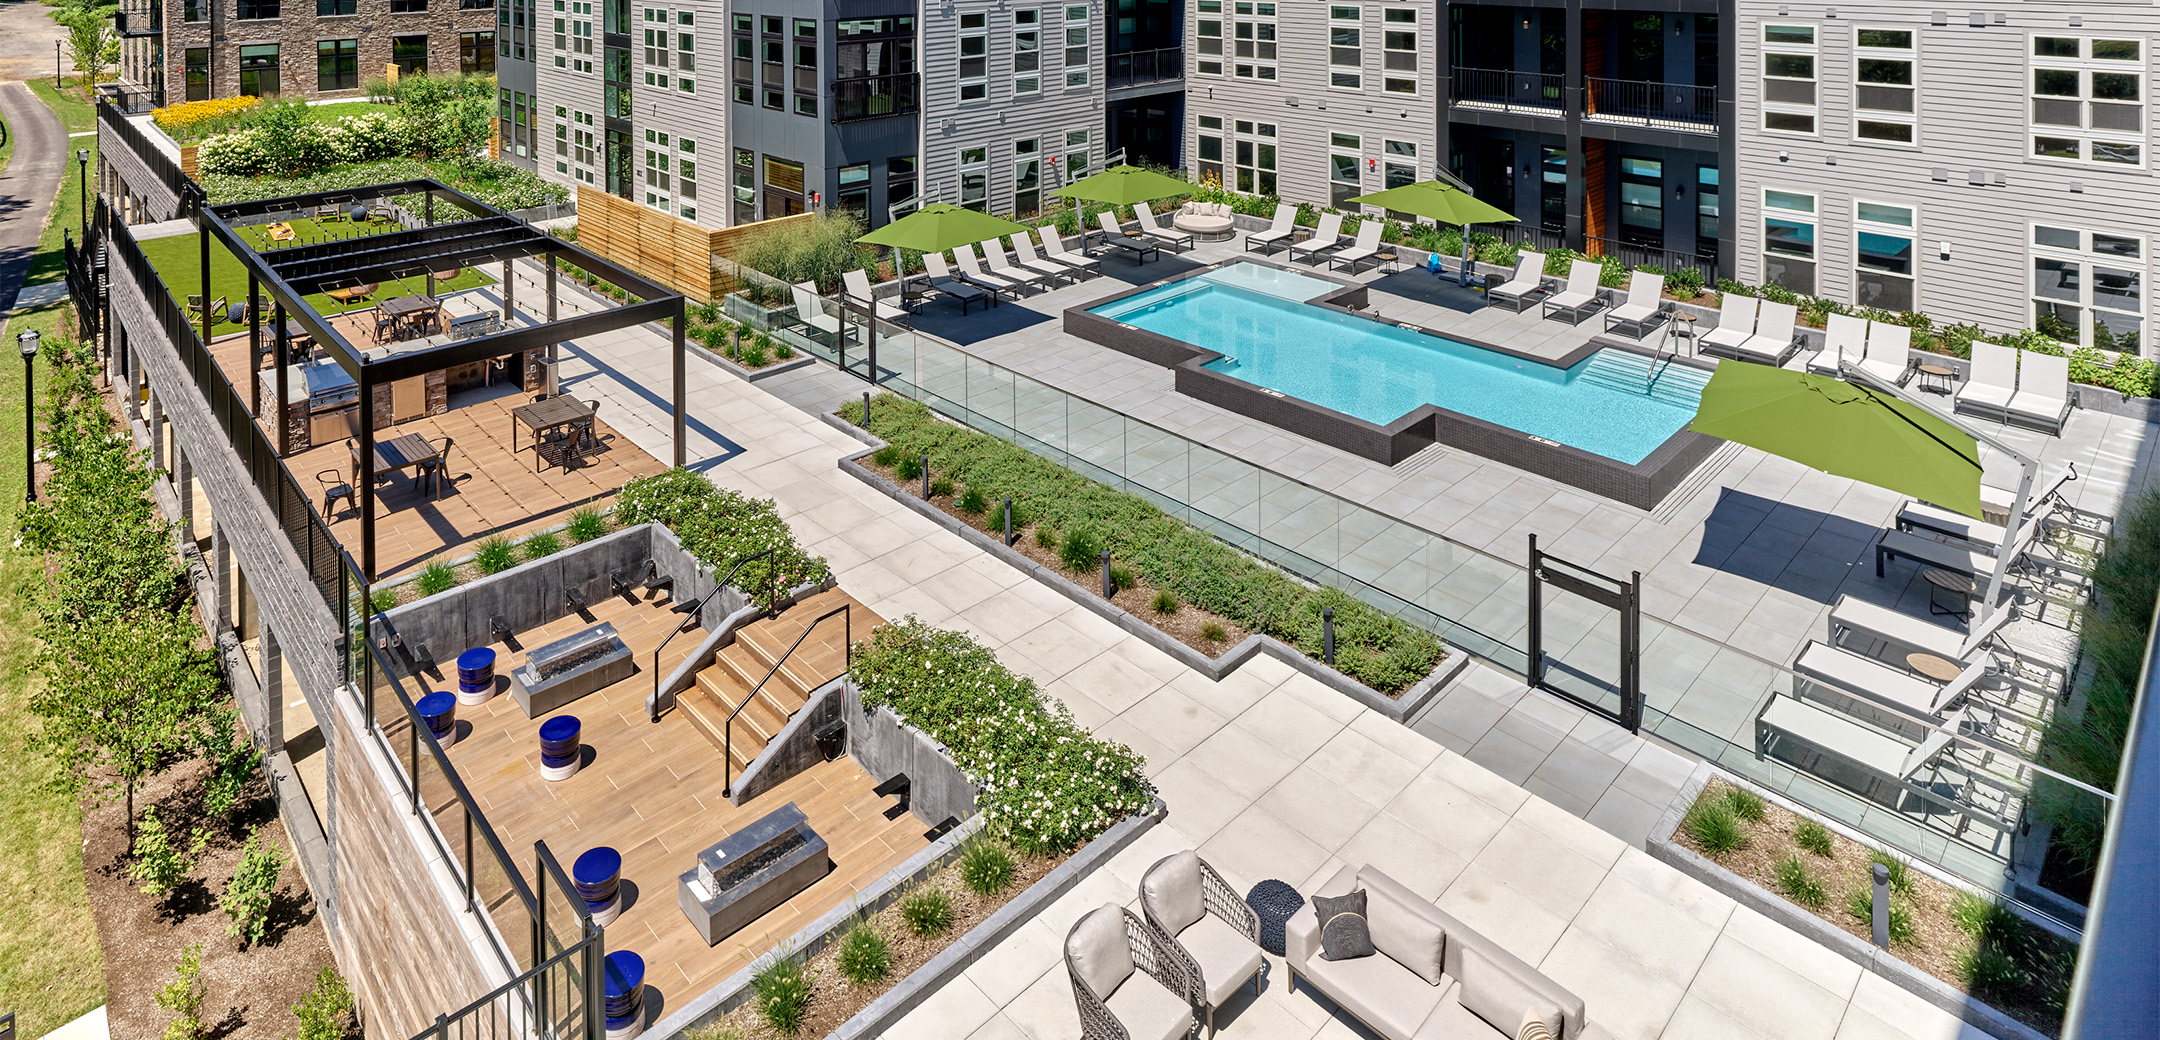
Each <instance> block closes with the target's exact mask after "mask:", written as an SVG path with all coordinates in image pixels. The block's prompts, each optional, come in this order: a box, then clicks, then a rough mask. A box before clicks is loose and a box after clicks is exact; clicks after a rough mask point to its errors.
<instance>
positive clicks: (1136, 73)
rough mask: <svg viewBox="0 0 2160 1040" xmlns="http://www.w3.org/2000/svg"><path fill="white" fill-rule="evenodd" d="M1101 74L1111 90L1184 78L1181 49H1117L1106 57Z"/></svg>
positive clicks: (1182, 52) (1183, 58)
mask: <svg viewBox="0 0 2160 1040" xmlns="http://www.w3.org/2000/svg"><path fill="white" fill-rule="evenodd" d="M1107 64H1108V68H1107V69H1105V70H1104V71H1105V74H1106V75H1107V76H1108V77H1109V79H1108V81H1107V82H1108V84H1109V86H1110V87H1111V88H1112V89H1115V88H1117V87H1130V86H1134V85H1137V84H1141V83H1160V82H1163V81H1165V80H1173V79H1183V78H1185V48H1183V47H1158V48H1156V49H1155V50H1151V51H1120V52H1118V53H1116V54H1112V55H1110V56H1109V58H1108V59H1107Z"/></svg>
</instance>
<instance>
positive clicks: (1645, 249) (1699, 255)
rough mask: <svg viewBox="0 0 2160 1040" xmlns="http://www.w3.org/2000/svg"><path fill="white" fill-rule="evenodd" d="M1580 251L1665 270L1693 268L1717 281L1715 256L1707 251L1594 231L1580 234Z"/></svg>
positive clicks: (1709, 281) (1710, 281)
mask: <svg viewBox="0 0 2160 1040" xmlns="http://www.w3.org/2000/svg"><path fill="white" fill-rule="evenodd" d="M1583 253H1584V255H1586V256H1593V257H1602V256H1614V257H1619V258H1620V262H1621V263H1624V264H1626V265H1628V266H1629V267H1646V266H1647V267H1662V268H1664V269H1665V273H1666V274H1671V273H1673V272H1674V271H1682V270H1687V269H1690V268H1692V269H1694V270H1697V271H1701V272H1702V275H1703V281H1704V284H1707V285H1713V286H1714V285H1716V284H1717V257H1716V256H1714V255H1710V254H1708V253H1703V252H1695V253H1682V252H1678V251H1675V250H1671V249H1660V248H1657V247H1655V246H1644V245H1636V244H1635V243H1633V242H1623V241H1621V240H1619V239H1617V238H1599V237H1597V236H1594V235H1593V236H1585V237H1584V238H1583Z"/></svg>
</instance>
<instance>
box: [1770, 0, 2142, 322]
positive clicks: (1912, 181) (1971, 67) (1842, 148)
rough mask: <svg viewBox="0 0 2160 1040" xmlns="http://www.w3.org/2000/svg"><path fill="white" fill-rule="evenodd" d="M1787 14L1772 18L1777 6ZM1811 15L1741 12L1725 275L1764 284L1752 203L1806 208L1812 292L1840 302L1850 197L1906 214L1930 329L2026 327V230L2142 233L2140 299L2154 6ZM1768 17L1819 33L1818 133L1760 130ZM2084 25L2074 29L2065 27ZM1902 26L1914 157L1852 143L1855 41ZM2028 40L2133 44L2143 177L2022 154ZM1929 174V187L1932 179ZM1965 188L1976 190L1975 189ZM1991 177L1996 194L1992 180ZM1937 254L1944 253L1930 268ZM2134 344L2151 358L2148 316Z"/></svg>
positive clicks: (1847, 263)
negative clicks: (2141, 110)
mask: <svg viewBox="0 0 2160 1040" xmlns="http://www.w3.org/2000/svg"><path fill="white" fill-rule="evenodd" d="M1781 6H1782V7H1783V9H1784V10H1785V11H1786V12H1787V13H1786V15H1785V16H1783V17H1780V16H1779V14H1778V12H1779V10H1780V8H1781ZM1830 10H1832V9H1831V8H1826V7H1824V6H1822V5H1814V4H1807V5H1778V4H1773V3H1766V2H1755V0H1744V2H1742V3H1741V4H1740V8H1739V13H1740V17H1739V18H1738V23H1739V24H1738V25H1737V27H1736V28H1737V39H1738V49H1739V66H1740V68H1739V80H1740V82H1739V93H1738V97H1739V142H1738V148H1739V162H1740V165H1739V176H1737V177H1736V178H1735V179H1734V180H1735V183H1734V186H1733V189H1734V190H1733V191H1732V192H1731V198H1732V204H1733V205H1735V206H1737V209H1738V229H1737V230H1738V234H1737V238H1736V246H1737V252H1738V265H1737V267H1738V277H1739V278H1740V279H1741V280H1742V281H1745V282H1749V283H1756V282H1760V281H1762V279H1763V270H1764V260H1763V252H1762V250H1763V242H1764V231H1763V192H1764V190H1766V189H1778V190H1791V191H1803V192H1811V193H1814V194H1816V195H1817V196H1818V201H1817V211H1818V220H1819V223H1818V226H1817V249H1816V251H1817V263H1818V276H1817V290H1816V291H1817V294H1818V295H1823V296H1827V297H1830V298H1832V299H1836V300H1839V301H1844V302H1851V301H1852V300H1853V291H1854V274H1853V266H1854V256H1855V251H1856V248H1857V241H1856V235H1855V232H1854V230H1853V215H1854V206H1855V203H1856V202H1857V201H1860V200H1866V201H1870V202H1882V203H1890V204H1895V205H1910V206H1914V207H1916V208H1917V210H1918V213H1917V222H1918V228H1917V235H1916V239H1917V241H1916V243H1915V249H1914V253H1915V255H1916V258H1917V262H1916V269H1917V276H1918V286H1917V289H1916V304H1917V309H1919V310H1921V311H1923V312H1925V313H1926V314H1928V315H1929V316H1930V317H1932V318H1934V319H1935V320H1936V321H1937V322H1938V323H1946V322H1953V321H1971V322H1977V323H1979V324H1981V325H1984V326H1987V327H1988V328H1991V329H2001V330H2013V329H2019V328H2024V327H2028V326H2030V325H2032V324H2033V317H2032V315H2031V313H2030V307H2029V304H2028V302H2027V300H2028V296H2027V292H2028V289H2029V284H2028V283H2029V281H2030V275H2029V268H2030V262H2031V261H2030V254H2029V247H2028V245H2027V243H2028V239H2029V235H2030V231H2029V226H2030V224H2031V223H2033V222H2035V221H2040V222H2046V223H2050V224H2056V225H2061V226H2065V227H2073V228H2082V229H2085V230H2097V231H2112V232H2117V233H2124V234H2133V235H2143V236H2148V237H2147V240H2146V243H2145V256H2144V258H2143V260H2142V262H2133V263H2131V264H2129V265H2125V266H2131V267H2135V268H2138V269H2140V270H2142V271H2143V272H2144V274H2145V278H2144V283H2145V286H2146V287H2147V292H2148V294H2149V291H2150V290H2149V286H2150V285H2151V277H2150V276H2151V271H2150V265H2151V255H2152V251H2153V249H2154V248H2155V247H2156V246H2160V236H2156V235H2153V229H2155V228H2156V227H2160V219H2156V218H2160V184H2156V183H2155V180H2154V169H2155V165H2154V163H2155V160H2154V157H2153V156H2152V154H2151V145H2152V135H2151V119H2152V113H2151V103H2152V98H2153V78H2152V77H2153V70H2154V68H2155V66H2154V64H2153V60H2152V53H2151V52H2152V45H2153V40H2154V37H2155V33H2156V32H2160V9H2155V8H2154V7H2152V6H2149V5H2134V4H2119V3H2108V4H2100V3H2090V4H2064V3H2047V4H2042V3H2030V4H2023V5H2018V6H2016V7H2013V8H2010V9H2008V10H2007V11H2006V12H2001V16H2002V17H2003V19H2004V22H2005V24H1996V23H1995V19H1996V18H1997V17H1998V14H1997V13H1993V12H1991V13H1989V14H1988V15H1986V19H1987V22H1988V24H1986V25H1985V26H1973V25H1971V24H1970V19H1971V18H1973V17H1976V16H1975V15H1973V14H1972V13H1971V12H1969V11H1965V10H1955V11H1949V12H1947V14H1948V18H1947V23H1948V24H1944V25H1935V24H1932V18H1931V14H1932V12H1931V11H1929V10H1927V9H1925V8H1920V7H1916V6H1914V5H1912V4H1908V3H1901V2H1898V0H1862V2H1860V3H1839V4H1837V5H1836V6H1835V8H1834V10H1835V17H1827V16H1826V15H1827V14H1828V12H1829V11H1830ZM1766 21H1770V22H1778V23H1804V24H1811V25H1815V26H1817V39H1818V43H1817V46H1818V48H1819V58H1818V72H1817V77H1818V82H1819V88H1818V90H1819V102H1818V104H1819V116H1818V121H1817V134H1816V135H1815V136H1812V137H1810V136H1798V135H1793V134H1784V133H1771V132H1766V131H1765V130H1764V129H1763V123H1762V105H1761V101H1762V79H1761V76H1762V70H1763V51H1762V44H1761V40H1762V27H1763V24H1764V23H1765V22H1766ZM2079 22H2082V24H2081V25H2080V24H2078V23H2079ZM1861 26H1866V27H1871V28H1872V27H1888V28H1909V29H1912V30H1913V31H1914V32H1915V34H1916V41H1917V42H1916V46H1917V48H1918V60H1919V77H1918V79H1919V97H1918V103H1917V107H1918V113H1919V120H1918V130H1917V133H1916V141H1915V145H1914V146H1913V147H1910V148H1908V147H1902V146H1897V145H1887V144H1880V143H1875V142H1870V141H1864V140H1858V139H1856V138H1855V137H1854V136H1853V132H1852V122H1853V72H1854V56H1853V55H1854V38H1855V31H1856V29H1857V28H1858V27H1861ZM2036 34H2061V35H2066V36H2069V35H2075V36H2089V37H2113V38H2137V39H2141V40H2144V41H2145V45H2146V53H2145V55H2144V58H2145V61H2144V63H2143V66H2142V68H2143V70H2144V72H2145V75H2146V83H2145V91H2146V94H2145V96H2146V112H2145V120H2146V124H2145V125H2146V134H2145V136H2146V157H2145V158H2146V165H2145V166H2144V167H2142V168H2126V167H2109V166H2105V165H2099V164H2090V163H2065V162H2058V161H2049V160H2043V159H2034V158H2030V157H2029V156H2028V152H2029V145H2028V136H2029V134H2028V126H2029V124H2028V113H2027V111H2026V99H2027V86H2028V77H2029V66H2028V59H2027V54H2028V50H2029V47H2030V44H2029V40H2030V38H2031V37H2032V36H2033V35H2036ZM1938 174H1939V175H1940V176H1938ZM1976 175H1977V176H1978V177H1979V179H1980V180H1981V181H1983V182H1984V183H1982V184H1975V183H1973V180H1974V178H1975V176H1976ZM1997 178H2000V179H2001V180H2000V183H1997ZM1946 243H1947V244H1948V246H1949V252H1950V255H1949V257H1948V258H1947V259H1946V258H1944V256H1943V246H1944V244H1946ZM2145 306H2146V309H2147V311H2148V316H2147V329H2146V333H2145V340H2146V342H2147V343H2148V346H2147V348H2146V353H2147V354H2148V355H2149V354H2151V353H2152V350H2151V347H2150V346H2149V344H2150V340H2151V328H2150V314H2149V311H2150V309H2151V303H2150V301H2149V299H2148V301H2147V302H2146V304H2145Z"/></svg>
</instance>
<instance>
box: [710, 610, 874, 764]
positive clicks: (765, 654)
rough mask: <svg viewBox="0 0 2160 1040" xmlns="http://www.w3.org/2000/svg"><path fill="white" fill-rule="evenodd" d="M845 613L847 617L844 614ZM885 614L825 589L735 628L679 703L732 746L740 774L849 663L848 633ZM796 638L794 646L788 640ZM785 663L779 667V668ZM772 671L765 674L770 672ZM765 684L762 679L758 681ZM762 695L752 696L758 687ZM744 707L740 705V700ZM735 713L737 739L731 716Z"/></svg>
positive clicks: (718, 742) (857, 634)
mask: <svg viewBox="0 0 2160 1040" xmlns="http://www.w3.org/2000/svg"><path fill="white" fill-rule="evenodd" d="M838 607H846V608H847V613H846V614H845V615H837V616H834V617H830V618H826V619H825V621H824V622H823V623H822V624H819V625H818V626H817V627H816V628H815V629H814V630H812V631H811V632H810V635H809V638H807V639H803V641H802V644H801V645H800V646H795V640H796V639H797V638H798V637H801V636H802V634H803V631H804V629H806V628H808V627H809V626H810V624H811V623H812V622H813V621H815V620H816V619H817V618H818V617H819V616H820V615H823V614H825V613H826V612H827V611H830V610H833V609H835V608H838ZM843 618H845V620H843ZM883 623H884V619H883V618H880V617H878V616H877V615H876V614H874V613H872V612H871V611H870V608H868V607H865V606H863V605H862V604H861V603H859V602H857V601H856V599H855V597H853V596H850V595H848V594H847V593H845V592H842V591H841V590H839V589H837V588H834V589H829V590H827V591H825V592H821V593H818V594H817V595H815V596H812V597H810V598H808V599H805V600H803V601H802V602H799V603H797V604H795V605H794V606H792V607H789V608H788V609H786V610H784V611H781V612H780V613H779V614H777V615H774V616H772V617H768V618H762V619H760V620H758V621H755V622H753V623H751V624H749V625H745V626H744V627H742V628H739V629H737V630H736V631H735V641H734V642H733V643H731V644H729V645H728V646H726V647H724V648H722V649H721V651H720V652H719V654H717V655H716V658H717V659H716V660H715V661H714V662H713V663H712V664H711V665H710V666H708V667H707V668H706V669H705V670H704V671H701V672H699V673H698V677H697V684H696V685H694V686H692V687H690V688H689V689H687V690H684V691H683V692H682V693H681V694H680V695H678V696H677V697H676V699H675V703H676V707H678V708H679V709H681V711H682V713H683V716H684V717H685V718H687V719H689V720H690V724H691V725H692V726H693V727H695V728H696V729H697V731H698V732H699V733H702V734H704V735H705V739H707V740H710V741H712V745H713V747H714V748H716V749H725V752H726V754H727V755H728V767H729V770H730V772H729V775H730V776H739V775H741V773H742V771H743V770H744V769H747V768H749V766H750V763H752V762H755V761H757V757H758V755H760V754H762V753H763V752H764V750H765V746H766V745H767V744H769V743H771V742H772V740H773V738H775V737H777V736H779V735H780V730H781V729H782V728H783V727H785V726H786V725H787V723H788V720H789V719H791V718H793V717H795V713H796V712H797V711H800V710H802V707H803V705H804V704H805V703H807V702H808V701H809V699H810V692H811V691H812V690H815V689H817V688H818V687H820V686H823V685H825V684H826V683H828V682H831V681H832V680H834V679H837V678H839V677H840V676H841V674H842V673H844V672H846V671H847V640H848V636H849V634H850V629H852V634H853V636H854V638H855V639H856V640H861V639H863V638H865V637H867V636H868V635H869V634H870V630H871V629H872V628H875V627H876V626H878V625H880V624H883ZM791 646H794V652H793V653H789V652H788V648H789V647H791ZM775 664H778V665H779V668H778V669H777V670H775V669H774V667H773V666H774V665H775ZM768 674H769V675H770V676H771V678H770V679H768V678H766V676H767V675H768ZM760 682H762V683H763V684H764V685H763V686H762V687H761V686H759V683H760ZM753 690H754V691H756V695H755V696H752V691H753ZM738 706H741V707H742V710H741V711H740V712H739V713H738V712H737V711H736V708H737V707H738ZM731 714H733V715H734V716H735V732H734V739H733V740H732V741H731V740H729V739H728V733H727V719H728V716H729V715H731Z"/></svg>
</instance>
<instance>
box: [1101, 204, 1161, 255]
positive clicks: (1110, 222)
mask: <svg viewBox="0 0 2160 1040" xmlns="http://www.w3.org/2000/svg"><path fill="white" fill-rule="evenodd" d="M1095 223H1096V224H1097V225H1098V226H1100V227H1101V228H1102V233H1103V241H1104V242H1106V243H1108V244H1110V245H1113V246H1116V247H1117V248H1118V250H1119V251H1120V252H1122V253H1124V254H1125V255H1127V256H1128V257H1130V258H1131V259H1132V262H1133V263H1136V264H1144V263H1147V258H1148V254H1150V253H1152V254H1154V255H1155V256H1156V257H1158V258H1160V257H1161V256H1162V247H1161V246H1159V245H1156V244H1155V243H1154V242H1152V241H1150V240H1148V239H1145V238H1134V237H1132V236H1131V235H1128V234H1126V233H1125V232H1124V231H1123V230H1121V229H1120V228H1119V226H1118V222H1117V218H1116V217H1113V216H1111V215H1110V211H1109V210H1103V211H1102V212H1100V213H1097V214H1095Z"/></svg>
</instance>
